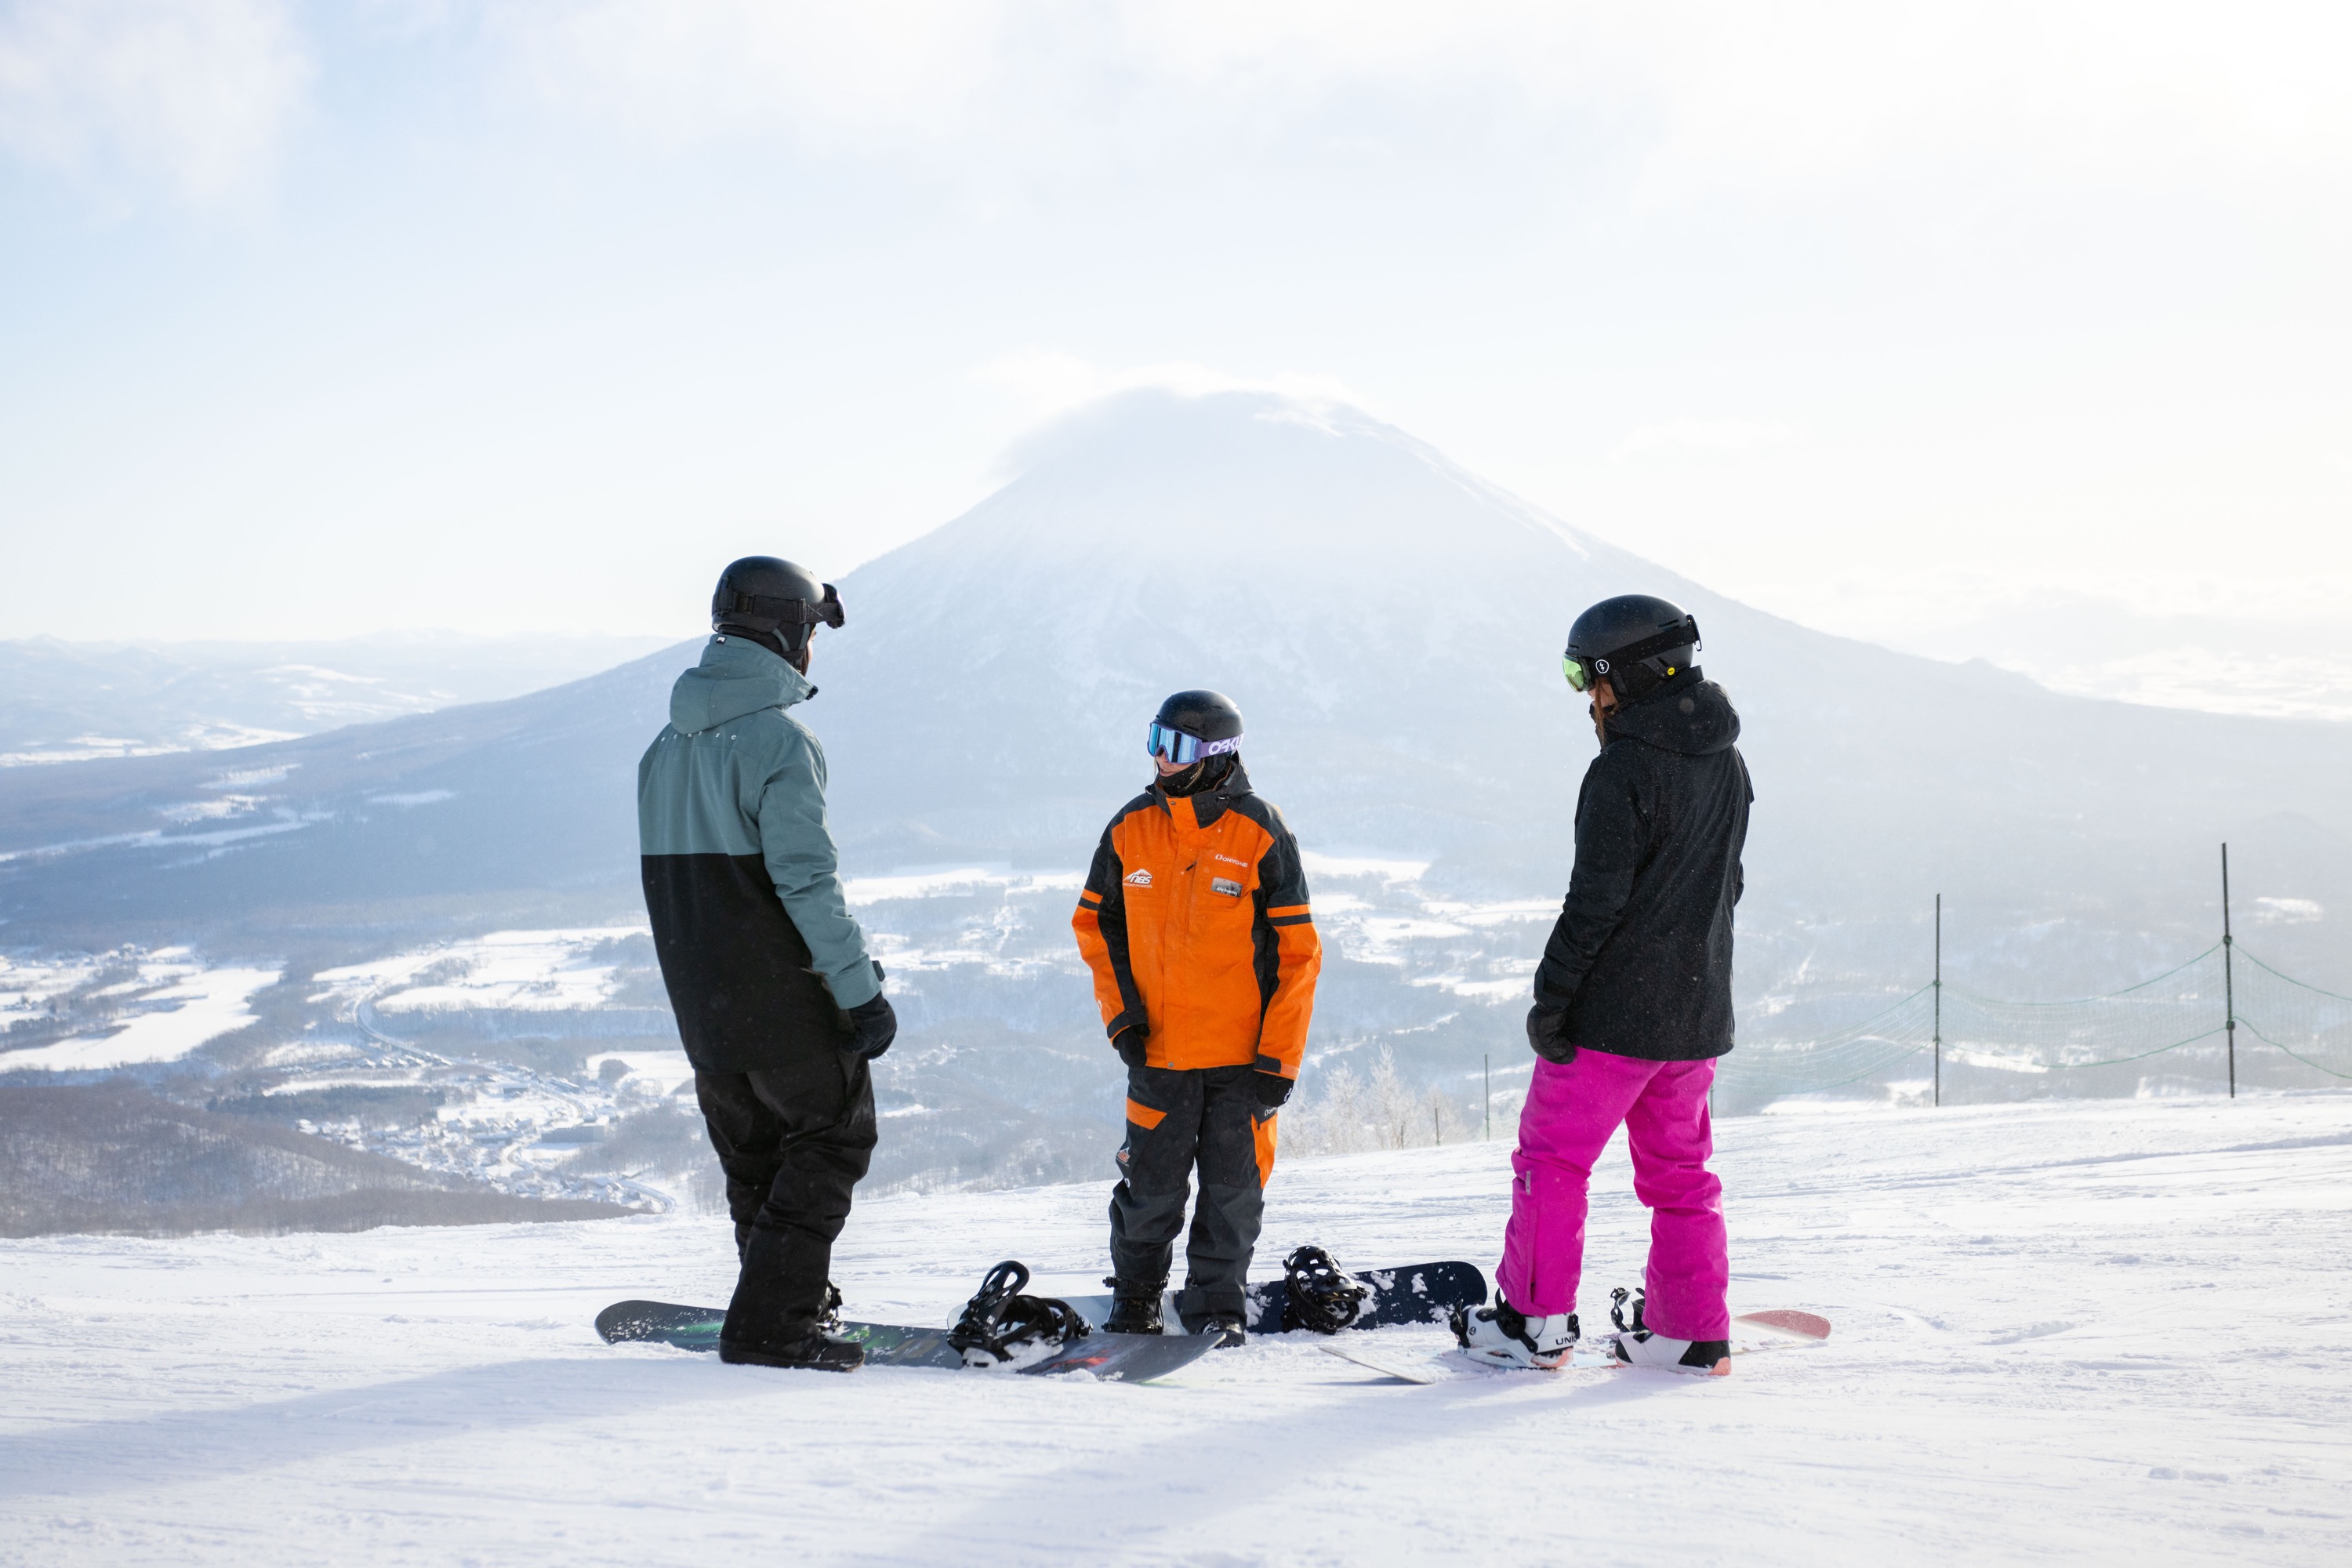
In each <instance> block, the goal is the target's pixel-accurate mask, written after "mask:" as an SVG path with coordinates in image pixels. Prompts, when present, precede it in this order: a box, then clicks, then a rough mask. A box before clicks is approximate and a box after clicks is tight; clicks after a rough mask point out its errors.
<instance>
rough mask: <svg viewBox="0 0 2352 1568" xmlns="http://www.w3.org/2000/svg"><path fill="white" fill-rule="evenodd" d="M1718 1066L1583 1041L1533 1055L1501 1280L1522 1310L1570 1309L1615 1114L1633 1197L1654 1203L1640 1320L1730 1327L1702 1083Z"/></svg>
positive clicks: (1709, 1331)
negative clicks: (1623, 1052) (1592, 1189)
mask: <svg viewBox="0 0 2352 1568" xmlns="http://www.w3.org/2000/svg"><path fill="white" fill-rule="evenodd" d="M1714 1081H1715V1063H1714V1062H1712V1061H1696V1062H1651V1061H1643V1060H1641V1059H1639V1058H1634V1057H1612V1056H1611V1055H1609V1054H1608V1053H1607V1052H1605V1051H1591V1050H1582V1051H1579V1052H1577V1053H1576V1058H1575V1059H1574V1060H1572V1061H1570V1063H1568V1065H1567V1066H1565V1067H1560V1066H1556V1065H1554V1064H1553V1063H1550V1062H1548V1061H1540V1060H1539V1061H1538V1062H1537V1063H1536V1075H1535V1081H1534V1082H1533V1083H1532V1084H1530V1085H1529V1086H1528V1102H1527V1104H1526V1106H1525V1107H1524V1108H1522V1109H1521V1110H1520V1111H1519V1146H1518V1149H1517V1152H1514V1153H1513V1154H1512V1155H1511V1223H1510V1226H1509V1227H1508V1228H1507V1229H1506V1230H1505V1231H1504V1232H1503V1266H1502V1268H1501V1269H1500V1270H1498V1271H1497V1274H1496V1284H1497V1285H1498V1286H1499V1287H1500V1288H1501V1289H1502V1293H1503V1298H1504V1300H1507V1301H1509V1302H1510V1304H1511V1305H1512V1306H1514V1307H1517V1309H1518V1310H1520V1311H1522V1312H1525V1313H1528V1315H1529V1316H1531V1317H1532V1316H1538V1315H1541V1316H1545V1317H1549V1316H1550V1315H1551V1314H1553V1313H1555V1312H1569V1311H1573V1310H1576V1286H1577V1279H1578V1277H1579V1276H1580V1274H1582V1272H1583V1270H1584V1211H1585V1188H1586V1184H1588V1183H1589V1182H1591V1178H1592V1163H1593V1162H1594V1161H1595V1160H1598V1159H1599V1158H1601V1150H1602V1149H1603V1148H1605V1147H1606V1146H1607V1145H1608V1142H1609V1136H1610V1134H1611V1133H1612V1132H1614V1131H1617V1128H1618V1126H1619V1124H1620V1123H1622V1124H1623V1126H1624V1128H1625V1142H1626V1143H1627V1144H1628V1145H1629V1147H1630V1150H1631V1152H1632V1154H1633V1194H1634V1195H1635V1196H1636V1197H1638V1198H1640V1199H1641V1200H1642V1201H1643V1203H1645V1204H1647V1205H1650V1268H1649V1278H1648V1280H1647V1281H1646V1289H1648V1291H1649V1301H1648V1304H1647V1306H1646V1307H1645V1308H1644V1310H1643V1320H1642V1321H1643V1322H1644V1323H1645V1324H1646V1325H1647V1326H1649V1327H1650V1328H1652V1329H1654V1330H1656V1331H1658V1332H1659V1333H1662V1334H1664V1335H1665V1336H1666V1337H1667V1338H1669V1339H1676V1340H1720V1339H1726V1338H1728V1337H1729V1336H1730V1333H1731V1311H1730V1309H1729V1308H1728V1307H1727V1305H1726V1304H1725V1300H1724V1293H1725V1291H1726V1290H1727V1289H1728V1288H1729V1284H1730V1276H1731V1260H1730V1254H1729V1250H1728V1248H1727V1246H1726V1244H1725V1241H1724V1235H1723V1184H1722V1183H1721V1182H1719V1181H1717V1180H1716V1178H1715V1177H1714V1176H1713V1175H1712V1174H1710V1173H1708V1171H1707V1168H1706V1161H1707V1156H1708V1155H1710V1154H1712V1153H1714V1152H1715V1135H1714V1129H1713V1127H1712V1125H1711V1124H1710V1123H1709V1121H1708V1120H1707V1113H1706V1090H1707V1086H1708V1085H1710V1084H1712V1083H1713V1082H1714Z"/></svg>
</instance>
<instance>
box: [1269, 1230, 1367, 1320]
mask: <svg viewBox="0 0 2352 1568" xmlns="http://www.w3.org/2000/svg"><path fill="white" fill-rule="evenodd" d="M1282 1268H1283V1272H1284V1274H1285V1276H1286V1279H1285V1281H1284V1295H1285V1298H1286V1302H1287V1310H1286V1311H1285V1312H1284V1313H1283V1317H1284V1320H1285V1321H1284V1324H1283V1326H1284V1327H1285V1328H1300V1329H1311V1330H1313V1331H1315V1332H1317V1333H1318V1334H1336V1333H1338V1332H1339V1331H1340V1330H1342V1329H1344V1328H1346V1327H1348V1326H1349V1324H1351V1323H1353V1322H1354V1321H1356V1319H1357V1317H1358V1315H1359V1314H1360V1313H1361V1312H1362V1311H1363V1310H1364V1298H1365V1297H1367V1296H1369V1295H1370V1294H1371V1293H1372V1292H1371V1287H1370V1286H1369V1285H1366V1284H1363V1283H1362V1282H1361V1281H1360V1280H1358V1279H1354V1278H1352V1277H1350V1276H1349V1273H1348V1271H1347V1270H1346V1269H1344V1268H1340V1267H1339V1259H1337V1258H1333V1257H1332V1256H1331V1255H1330V1254H1329V1253H1328V1252H1326V1251H1324V1250H1323V1249H1322V1248H1321V1247H1300V1248H1298V1249H1297V1251H1295V1252H1293V1253H1292V1254H1291V1255H1290V1256H1289V1257H1287V1258H1284V1259H1283V1260H1282Z"/></svg>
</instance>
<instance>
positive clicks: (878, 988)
mask: <svg viewBox="0 0 2352 1568" xmlns="http://www.w3.org/2000/svg"><path fill="white" fill-rule="evenodd" d="M878 967H879V966H878V965H877V964H876V963H874V961H873V960H871V959H868V958H860V959H859V960H858V961H857V962H856V963H854V964H852V965H851V966H850V967H849V968H848V969H847V970H846V971H845V972H844V973H839V974H829V975H827V976H825V982H824V983H825V984H826V985H827V986H828V987H829V988H830V989H831V990H832V992H833V1005H835V1006H836V1007H838V1008H840V1009H841V1010H842V1011H843V1012H845V1013H846V1012H847V1011H849V1009H851V1008H852V1007H863V1006H864V1005H866V1003H868V1002H871V1001H873V1000H874V998H876V997H877V996H879V995H881V994H882V979H881V976H880V975H879V974H877V973H876V971H877V969H878Z"/></svg>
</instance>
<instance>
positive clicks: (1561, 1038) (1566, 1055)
mask: <svg viewBox="0 0 2352 1568" xmlns="http://www.w3.org/2000/svg"><path fill="white" fill-rule="evenodd" d="M1528 1045H1530V1046H1533V1047H1535V1052H1536V1055H1538V1056H1539V1057H1541V1058H1543V1059H1544V1060H1546V1061H1548V1062H1550V1063H1552V1064H1553V1065H1554V1066H1556V1067H1566V1066H1567V1065H1568V1064H1569V1063H1570V1062H1572V1061H1574V1060H1575V1059H1576V1047H1574V1046H1573V1045H1571V1044H1570V1043H1569V1038H1568V1009H1567V1008H1565V1007H1554V1008H1549V1009H1547V1008H1544V1007H1542V1006H1540V1005H1538V1006H1534V1007H1530V1008H1528Z"/></svg>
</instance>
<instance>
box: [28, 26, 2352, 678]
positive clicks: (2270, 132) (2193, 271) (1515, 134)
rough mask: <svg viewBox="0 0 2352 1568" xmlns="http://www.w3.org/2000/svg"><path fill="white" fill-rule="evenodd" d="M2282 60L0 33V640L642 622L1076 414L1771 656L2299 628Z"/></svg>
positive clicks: (2349, 50) (2326, 33)
mask: <svg viewBox="0 0 2352 1568" xmlns="http://www.w3.org/2000/svg"><path fill="white" fill-rule="evenodd" d="M2347 79H2352V8H2347V7H2345V6H2343V5H2263V4H2260V3H2248V0H2232V3H2231V4H2228V5H2165V4H2161V3H2154V0H2137V3H2132V4H2116V5H2090V4H2076V5H2069V4H2063V3H2053V0H2042V3H2037V4H2017V5H2005V4H1991V5H1972V6H1958V5H1944V6H1906V5H1893V4H1887V3H1885V0H1877V3H1867V4H1853V5H1822V4H1794V3H1792V4H1780V5H1753V4H1748V3H1741V0H1731V3H1725V4H1698V5H1674V4H1642V5H1632V4H1627V5H1575V4H1546V5H1536V4H1502V3H1496V4H1479V3H1470V0H1457V3H1456V4H1452V5H1443V6H1437V5H1389V4H1381V3H1377V0H1349V3H1344V4H1343V3H1339V0H1330V3H1290V4H1284V3H1279V0H1249V3H1242V0H1233V3H1219V0H1192V3H1190V4H1181V5H1176V4H1168V5H1147V4H1109V3H1105V4H1078V3H1068V4H1056V3H1038V4H973V5H949V4H917V3H897V0H861V3H860V4H857V5H802V4H785V3H777V4H755V3H752V0H731V3H730V0H646V3H641V4H640V3H623V0H576V3H565V0H537V3H529V4H526V3H520V0H516V3H500V0H470V3H469V0H352V3H350V4H345V5H299V4H293V3H290V0H205V3H201V4H197V3H177V0H61V3H51V0H0V545H5V563H6V570H5V572H0V637H22V636H28V635H32V634H36V633H49V634H54V635H59V636H80V637H98V636H105V635H114V636H121V635H140V636H147V637H307V636H320V635H328V634H332V633H337V632H357V631H366V630H373V629H377V628H384V627H403V626H448V627H456V628H460V629H467V630H476V631H497V630H501V629H517V628H520V629H543V628H550V627H555V626H565V627H574V628H580V629H601V630H608V631H616V632H653V633H676V634H677V635H680V636H684V635H688V634H690V633H691V632H693V631H694V630H695V629H697V627H698V626H699V625H700V624H701V621H702V618H703V614H702V613H703V605H705V603H706V602H707V596H708V595H709V583H710V578H711V575H712V573H713V570H714V569H715V567H716V566H717V565H718V564H719V563H722V562H723V561H725V560H726V559H727V558H729V557H730V556H732V555H735V554H740V553H744V552H751V551H772V552H779V553H785V554H790V555H793V556H795V557H798V558H800V559H802V560H803V561H805V562H806V563H809V564H810V565H812V566H813V567H815V568H816V569H817V570H818V571H819V572H820V573H822V574H826V575H837V574H840V573H843V572H845V571H847V570H848V569H849V568H850V567H851V566H853V565H855V564H856V563H857V562H859V561H861V560H864V559H866V558H868V557H870V556H872V555H874V554H876V553H878V552H881V551H883V550H885V549H887V548H889V547H890V546H892V545H894V544H897V543H898V542H903V541H904V540H907V539H908V538H911V537H913V536H914V535H916V534H918V533H920V532H922V531H926V530H928V529H929V528H931V527H934V526H936V525H937V524H938V523H940V522H941V521H945V520H946V519H947V518H949V517H950V516H952V515H953V514H955V513H956V512H958V511H960V510H962V509H963V508H964V507H965V506H967V505H969V504H971V502H972V501H973V500H977V499H978V498H979V497H981V496H982V495H983V494H985V493H986V491H987V490H988V489H990V488H991V487H992V484H993V482H994V481H995V479H996V478H997V477H998V475H999V472H1000V470H999V468H998V465H999V463H1000V461H1001V457H1002V454H1003V451H1004V450H1005V448H1006V447H1007V446H1008V445H1009V444H1010V443H1012V442H1013V440H1014V439H1015V438H1017V437H1018V436H1019V435H1020V434H1021V432H1023V431H1024V429H1027V428H1030V427H1031V426H1034V424H1035V423H1036V422H1037V421H1039V420H1040V419H1042V418H1045V417H1047V416H1051V415H1052V414H1053V413H1054V412H1055V410H1056V409H1058V408H1062V407H1066V406H1067V405H1070V404H1072V403H1073V402H1075V401H1077V400H1080V399H1082V398H1084V397H1086V396H1087V395H1091V394H1093V393H1096V392H1098V391H1100V390H1103V389H1106V388H1109V387H1114V386H1118V385H1121V384H1132V383H1135V382H1139V381H1161V382H1167V381H1172V382H1174V383H1176V384H1180V385H1201V386H1208V385H1215V384H1234V383H1241V384H1274V385H1281V386H1290V387H1294V388H1297V389H1299V390H1301V391H1303V392H1307V393H1309V394H1312V395H1328V396H1339V397H1345V398H1347V399H1349V400H1351V401H1353V402H1356V403H1359V404H1360V405H1363V406H1365V407H1367V408H1369V409H1370V410H1371V411H1372V412H1374V413H1375V414H1378V415H1380V416H1382V417H1384V418H1388V419H1390V420H1392V421H1394V422H1395V423H1397V424H1399V425H1401V426H1404V427H1405V428H1407V429H1408V430H1411V431H1412V432H1413V433H1414V434H1416V435H1418V436H1420V437H1423V438H1425V439H1427V440H1429V441H1431V442H1433V443H1434V444H1436V445H1437V446H1438V447H1442V448H1443V449H1444V450H1445V451H1446V452H1448V453H1449V454H1451V455H1452V456H1453V457H1454V458H1457V459H1459V460H1460V461H1462V462H1464V463H1465V464H1467V465H1468V466H1470V467H1471V468H1475V469H1477V470H1478V471H1480V472H1481V473H1483V474H1485V475H1486V476H1487V477H1488V478H1490V479H1495V480H1496V481H1497V482H1499V483H1501V484H1504V485H1506V486H1508V487H1510V488H1512V489H1516V490H1517V491H1519V492H1520V493H1522V494H1524V495H1526V496H1528V498H1529V499H1531V500H1535V501H1536V502H1538V504H1540V505H1542V506H1544V507H1546V508H1548V509H1549V510H1552V511H1553V512H1555V513H1557V514H1558V515H1559V516H1560V517H1562V518H1563V519H1565V520H1567V521H1570V522H1571V523H1573V524H1576V525H1578V526H1580V527H1583V528H1586V529H1589V530H1591V531H1594V532H1597V533H1599V534H1601V535H1603V536H1605V537H1607V538H1609V539H1612V540H1613V541H1616V542H1620V543H1622V544H1624V545H1626V546H1628V547H1630V548H1632V549H1634V550H1636V551H1639V552H1642V553H1643V554H1646V555H1649V556H1651V557H1653V558H1654V559H1656V560H1659V561H1662V562H1664V563H1668V564H1670V565H1673V566H1675V567H1676V568H1678V569H1680V570H1682V571H1685V572H1686V573H1688V574H1691V575H1693V576H1695V577H1697V578H1699V579H1701V580H1703V581H1705V582H1706V583H1708V584H1710V585H1712V586H1714V587H1716V588H1717V589H1719V590H1721V591H1723V592H1726V593H1729V594H1732V595H1738V596H1739V597H1742V598H1745V599H1747V600H1748V601H1750V602H1752V603H1755V604H1759V605H1763V606H1765V607H1767V608H1770V609H1775V610H1779V611H1780V612H1782V613H1784V614H1790V615H1793V616H1797V617H1798V618H1800V619H1802V620H1806V621H1808V622H1810V623H1811V624H1814V625H1817V626H1824V627H1827V628H1829V629H1832V630H1842V631H1851V632H1855V633H1859V634H1862V635H1870V636H1890V635H1894V634H1895V633H1896V632H1902V631H1916V630H1917V629H1918V628H1919V627H1921V626H1938V625H1949V624H1958V623H1965V622H1969V621H1971V620H1972V619H1974V618H1977V617H1980V616H1986V615H1989V614H1991V613H1994V612H1996V611H1999V610H2000V609H2002V608H2004V607H2009V606H2011V605H2016V604H2019V603H2021V602H2027V601H2031V600H2032V599H2033V598H2034V596H2035V595H2045V596H2046V595H2056V596H2058V597H2059V598H2060V599H2063V598H2064V597H2065V596H2067V595H2076V596H2079V595H2093V596H2095V597H2103V598H2112V599H2116V600H2120V601H2122V602H2125V603H2126V604H2129V605H2135V606H2139V607H2144V608H2149V609H2175V610H2177V609H2180V608H2184V607H2185V608H2190V609H2196V608H2202V607H2208V606H2218V607H2219V608H2221V609H2222V610H2223V611H2225V612H2227V613H2229V614H2231V615H2236V616H2246V617H2248V618H2249V620H2250V623H2251V622H2254V621H2265V620H2274V619H2279V618H2284V619H2294V620H2302V621H2306V622H2311V621H2317V622H2327V623H2330V624H2337V625H2340V624H2341V623H2342V622H2343V621H2344V620H2345V619H2346V612H2345V611H2344V610H2343V609H2342V608H2341V607H2340V606H2341V605H2344V604H2345V602H2346V595H2347V592H2352V383H2347V369H2346V367H2347V363H2352V302H2347V293H2352V290H2347V285H2346V283H2345V279H2347V278H2352V200H2347V196H2352V92H2347V90H2346V89H2345V86H2344V84H2345V83H2346V81H2347ZM986 591H988V592H991V593H998V594H1006V595H1008V596H1009V598H1010V599H1011V600H1012V601H1013V602H1016V603H1017V599H1018V590H1017V585H1007V584H988V585H986Z"/></svg>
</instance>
